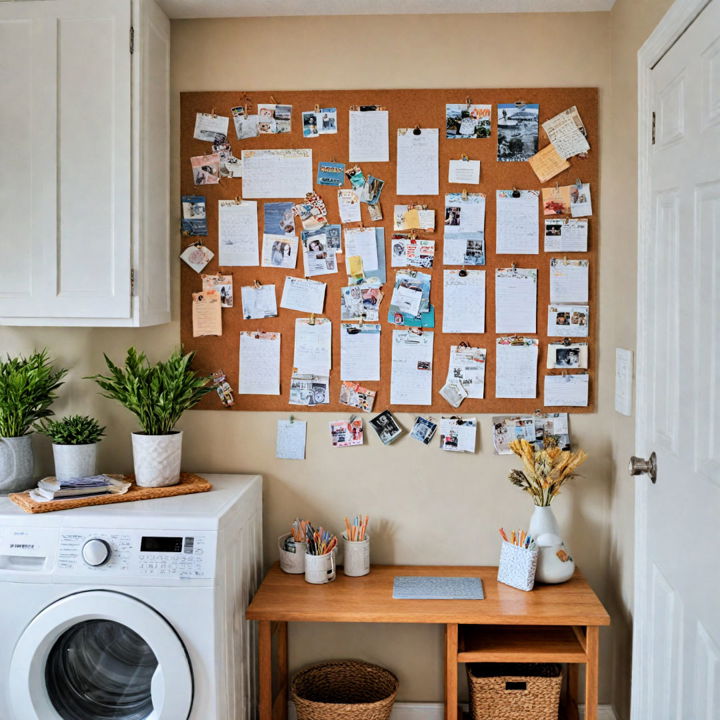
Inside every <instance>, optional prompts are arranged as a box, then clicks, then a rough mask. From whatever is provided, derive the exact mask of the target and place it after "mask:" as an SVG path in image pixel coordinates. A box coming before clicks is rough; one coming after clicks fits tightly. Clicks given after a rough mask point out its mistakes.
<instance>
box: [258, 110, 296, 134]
mask: <svg viewBox="0 0 720 720" xmlns="http://www.w3.org/2000/svg"><path fill="white" fill-rule="evenodd" d="M257 107H258V132H259V133H260V135H273V134H275V133H289V132H290V129H291V121H292V105H275V104H268V103H265V104H259V105H258V106H257Z"/></svg>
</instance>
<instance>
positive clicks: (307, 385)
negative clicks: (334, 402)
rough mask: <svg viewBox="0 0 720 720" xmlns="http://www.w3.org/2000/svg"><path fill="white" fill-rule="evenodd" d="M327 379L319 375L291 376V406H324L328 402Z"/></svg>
mask: <svg viewBox="0 0 720 720" xmlns="http://www.w3.org/2000/svg"><path fill="white" fill-rule="evenodd" d="M329 386H330V381H329V378H327V377H320V376H319V375H293V376H292V378H291V380H290V400H289V403H290V404H291V405H308V406H310V407H312V406H315V405H325V404H326V403H329V402H330V394H329V392H328V390H329Z"/></svg>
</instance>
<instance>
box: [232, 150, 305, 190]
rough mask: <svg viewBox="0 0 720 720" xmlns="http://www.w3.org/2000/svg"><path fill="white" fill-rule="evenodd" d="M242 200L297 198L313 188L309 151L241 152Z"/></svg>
mask: <svg viewBox="0 0 720 720" xmlns="http://www.w3.org/2000/svg"><path fill="white" fill-rule="evenodd" d="M242 165H243V181H242V185H243V197H246V198H301V197H305V195H306V194H307V193H309V192H312V189H313V174H312V170H313V168H312V150H306V149H286V150H243V151H242Z"/></svg>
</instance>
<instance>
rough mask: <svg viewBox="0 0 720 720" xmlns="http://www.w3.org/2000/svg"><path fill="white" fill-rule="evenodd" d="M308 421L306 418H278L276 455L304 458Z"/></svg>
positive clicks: (296, 458) (279, 456) (287, 457)
mask: <svg viewBox="0 0 720 720" xmlns="http://www.w3.org/2000/svg"><path fill="white" fill-rule="evenodd" d="M306 435H307V423H306V422H305V421H304V420H294V419H293V420H278V423H277V439H276V443H275V457H277V458H280V459H281V460H304V459H305V440H306Z"/></svg>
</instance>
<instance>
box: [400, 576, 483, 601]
mask: <svg viewBox="0 0 720 720" xmlns="http://www.w3.org/2000/svg"><path fill="white" fill-rule="evenodd" d="M393 599H395V600H484V599H485V594H484V592H483V584H482V580H481V579H480V578H473V577H419V576H417V575H401V576H399V577H396V578H395V580H394V582H393Z"/></svg>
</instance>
